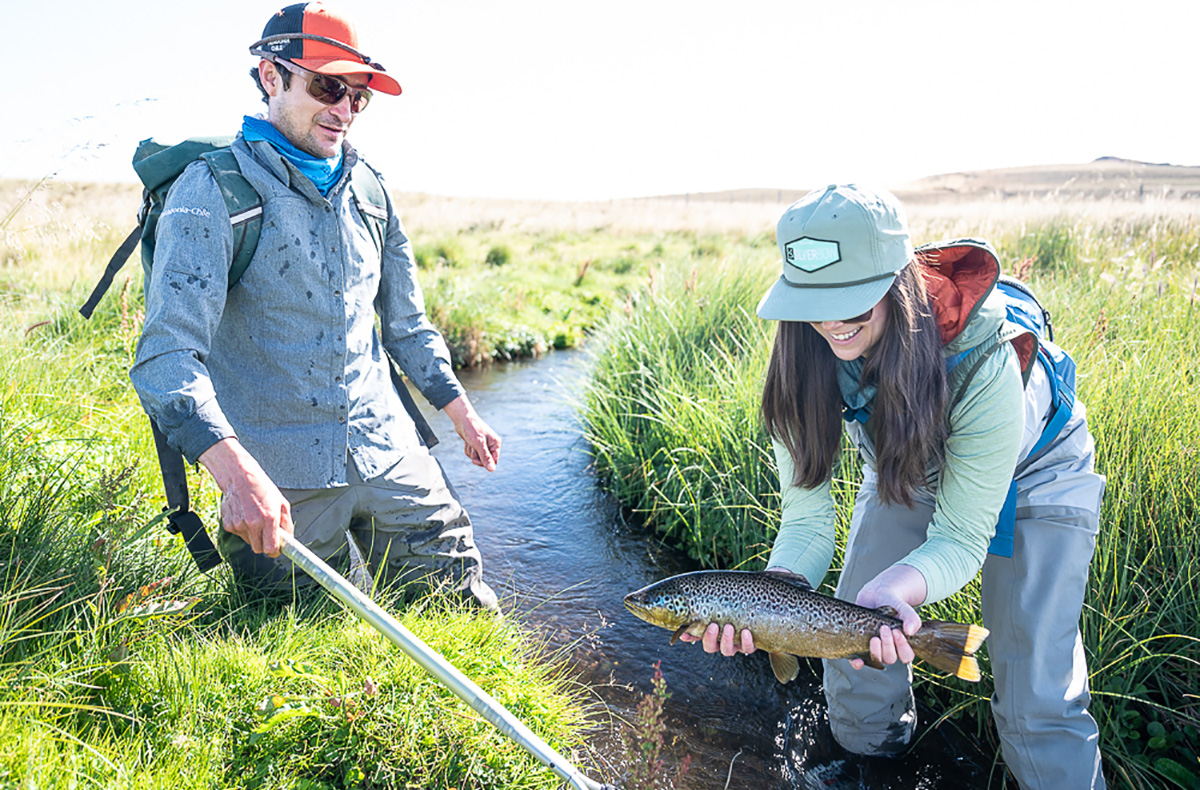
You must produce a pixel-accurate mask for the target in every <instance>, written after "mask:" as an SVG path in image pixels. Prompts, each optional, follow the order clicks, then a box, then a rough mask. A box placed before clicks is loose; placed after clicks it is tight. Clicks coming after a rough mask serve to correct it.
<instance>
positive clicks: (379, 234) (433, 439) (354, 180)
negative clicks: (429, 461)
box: [350, 161, 438, 448]
mask: <svg viewBox="0 0 1200 790" xmlns="http://www.w3.org/2000/svg"><path fill="white" fill-rule="evenodd" d="M350 194H351V196H352V197H353V199H354V205H355V206H357V207H358V212H359V214H361V215H362V218H363V221H364V222H366V223H367V227H368V228H369V229H370V231H371V238H373V239H374V240H375V248H376V249H377V250H378V251H379V254H380V255H383V244H384V240H385V239H386V238H387V223H388V202H387V195H386V194H385V193H384V191H383V182H382V181H380V180H379V174H378V173H376V172H375V171H374V170H373V169H372V168H371V166H370V165H368V164H367V163H366V162H361V161H360V162H359V163H358V166H357V167H355V168H354V170H353V171H352V172H351V174H350ZM387 357H388V373H390V374H391V377H392V386H394V387H395V388H396V394H397V395H399V396H400V402H401V403H402V404H404V410H405V411H406V412H408V416H409V417H411V418H412V421H413V423H414V424H415V425H416V427H417V433H418V434H419V435H420V437H421V441H422V442H423V443H424V444H425V446H426V447H427V448H432V447H433V446H434V445H436V444H437V443H438V437H437V434H435V433H434V432H433V429H432V428H431V427H429V422H428V421H427V420H426V419H425V415H423V414H421V410H420V409H419V408H418V407H417V403H416V401H415V400H413V396H412V393H410V392H409V391H408V385H407V384H405V383H404V376H403V375H402V374H401V371H400V366H399V365H397V364H396V360H394V359H392V356H391V354H388V355H387Z"/></svg>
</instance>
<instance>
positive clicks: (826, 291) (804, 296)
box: [758, 184, 913, 321]
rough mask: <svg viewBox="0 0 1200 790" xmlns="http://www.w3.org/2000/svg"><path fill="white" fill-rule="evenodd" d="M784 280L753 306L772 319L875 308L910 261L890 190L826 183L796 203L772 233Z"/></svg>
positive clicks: (827, 316) (820, 317) (822, 317)
mask: <svg viewBox="0 0 1200 790" xmlns="http://www.w3.org/2000/svg"><path fill="white" fill-rule="evenodd" d="M775 240H776V242H777V243H778V244H779V253H780V255H782V256H783V262H782V263H783V274H782V275H781V276H780V277H779V279H778V280H777V281H776V282H775V284H774V285H772V286H771V288H770V290H768V291H767V293H766V294H765V295H764V296H763V298H762V300H761V301H760V302H759V303H758V315H759V317H760V318H766V319H769V320H772V321H841V320H843V319H846V318H851V317H853V316H856V315H860V314H862V313H865V312H866V311H867V310H869V309H871V308H872V307H874V306H875V304H876V303H878V302H879V300H880V299H882V298H883V295H884V294H885V293H887V291H888V289H889V288H891V287H892V282H893V281H894V280H895V279H896V274H897V272H899V271H900V270H901V269H903V268H904V267H905V266H906V265H908V262H909V260H911V259H912V256H913V248H912V241H910V240H909V236H908V222H907V221H906V220H905V218H904V211H903V209H901V208H900V202H899V201H898V200H896V197H895V196H894V195H892V194H891V193H890V192H886V191H884V190H881V189H870V188H867V187H861V186H858V185H856V184H832V185H830V186H828V187H826V188H825V189H819V190H816V191H815V192H810V193H809V194H807V195H805V196H804V197H802V198H800V199H799V200H797V201H796V202H795V203H793V204H792V205H791V206H789V207H788V209H787V211H785V212H784V213H783V216H782V217H780V218H779V225H778V226H777V227H776V231H775Z"/></svg>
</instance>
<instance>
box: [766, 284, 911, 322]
mask: <svg viewBox="0 0 1200 790" xmlns="http://www.w3.org/2000/svg"><path fill="white" fill-rule="evenodd" d="M895 279H896V275H895V274H893V275H892V276H891V277H884V278H882V279H879V280H873V281H871V282H869V283H862V284H861V285H850V286H846V287H843V288H812V287H803V286H798V285H793V284H792V283H789V282H788V281H787V280H786V279H785V278H784V277H783V276H782V275H780V277H779V279H778V280H776V281H775V284H774V285H772V286H771V287H770V289H768V290H767V292H766V293H765V294H763V298H762V299H761V300H759V303H758V309H757V310H756V312H757V313H758V317H759V318H763V319H766V320H768V321H844V320H845V319H847V318H853V317H854V316H857V315H862V314H863V313H865V312H867V311H868V310H870V309H871V308H872V307H874V306H875V305H877V304H879V300H880V299H882V298H883V295H884V294H886V293H887V292H888V289H889V288H891V287H892V282H894V281H895Z"/></svg>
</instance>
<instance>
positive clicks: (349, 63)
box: [292, 58, 400, 96]
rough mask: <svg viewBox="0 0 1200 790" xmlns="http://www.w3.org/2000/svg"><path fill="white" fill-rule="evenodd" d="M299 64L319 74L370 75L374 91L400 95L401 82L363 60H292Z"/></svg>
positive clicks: (336, 75)
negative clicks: (364, 62) (365, 63)
mask: <svg viewBox="0 0 1200 790" xmlns="http://www.w3.org/2000/svg"><path fill="white" fill-rule="evenodd" d="M292 62H293V63H295V64H296V65H297V66H300V67H302V68H306V69H308V70H309V71H315V72H317V73H318V74H328V75H330V76H333V77H345V76H347V75H350V74H363V75H365V76H367V77H370V82H368V83H367V87H368V88H370V89H371V90H373V91H379V92H380V93H386V94H388V95H389V96H399V95H400V83H398V82H396V80H395V79H393V78H392V77H391V76H390V75H388V74H385V73H384V72H382V71H379V70H377V69H373V68H371V67H370V66H365V65H363V63H362V62H361V61H353V60H321V59H318V58H308V59H305V60H299V59H297V60H294V61H292Z"/></svg>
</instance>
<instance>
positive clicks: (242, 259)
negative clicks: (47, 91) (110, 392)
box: [79, 137, 438, 571]
mask: <svg viewBox="0 0 1200 790" xmlns="http://www.w3.org/2000/svg"><path fill="white" fill-rule="evenodd" d="M232 142H233V138H232V137H209V138H201V137H196V138H191V139H189V140H185V141H183V142H181V143H178V144H176V145H172V146H166V145H162V144H161V143H157V142H155V141H154V140H143V141H142V142H140V143H139V144H138V147H137V150H136V151H135V152H134V156H133V169H134V171H135V172H136V173H137V174H138V178H140V179H141V182H142V185H143V186H144V187H145V188H144V190H143V192H142V206H141V209H140V210H139V211H138V215H137V226H136V227H134V229H133V230H132V231H131V232H130V234H129V236H128V237H126V239H125V241H124V242H122V243H121V246H120V247H118V248H117V251H116V252H115V253H114V254H113V256H112V258H111V260H109V262H108V266H107V267H106V268H105V270H104V274H103V275H102V276H101V278H100V280H99V282H97V283H96V287H95V288H94V289H93V290H92V294H91V296H89V297H88V300H87V302H85V303H84V305H83V306H82V307H80V308H79V312H80V313H81V314H82V315H83V317H84V318H91V317H92V313H93V312H94V311H95V309H96V306H97V305H98V304H99V303H100V299H101V298H102V297H103V296H104V294H105V293H106V292H107V291H108V289H109V287H111V285H112V281H113V278H114V277H116V275H117V272H119V271H120V270H121V267H123V266H124V265H125V262H126V261H127V260H128V259H129V256H130V255H132V254H133V250H134V247H137V246H140V247H141V258H142V270H143V272H144V273H145V282H146V283H147V284H148V283H149V282H150V271H151V269H152V267H153V265H154V243H155V232H156V230H157V228H158V219H159V217H160V216H161V214H162V210H163V204H164V203H165V202H166V199H167V193H168V192H170V190H171V186H172V185H173V184H174V183H175V180H176V179H177V178H179V176H180V175H181V174H182V173H183V171H184V170H185V169H186V168H187V167H188V165H190V164H192V163H193V162H195V161H197V160H200V159H202V160H204V161H205V162H206V163H207V164H208V167H209V169H210V170H211V171H212V174H213V178H214V179H216V182H217V184H218V186H219V187H220V188H221V195H222V197H224V199H225V208H226V209H227V210H228V211H229V221H230V223H231V224H232V225H233V241H234V252H233V256H232V260H231V262H230V267H229V287H230V288H231V289H232V288H233V287H234V286H235V285H237V283H238V281H239V280H240V279H241V277H242V275H243V274H244V273H245V272H246V269H247V267H249V265H250V261H251V259H253V257H254V253H255V251H256V250H257V249H258V239H259V235H260V233H261V231H262V212H263V201H262V197H261V196H260V195H259V194H258V191H257V190H255V188H254V187H253V186H252V185H251V184H250V182H249V181H247V180H246V177H245V176H243V175H242V171H241V168H240V167H239V166H238V163H237V158H236V157H235V156H234V154H233V151H232V150H231V149H230V147H229V146H230V145H231V144H232ZM352 178H353V180H352V181H351V182H350V192H351V196H352V198H353V200H354V203H355V206H356V207H357V208H358V210H359V212H360V213H361V214H362V217H363V219H364V221H365V222H366V225H367V227H368V228H369V229H370V231H371V236H372V237H373V238H374V240H375V244H376V247H377V248H378V249H379V250H380V252H381V253H382V251H383V244H384V239H385V237H386V235H387V220H388V211H387V199H386V196H385V195H384V191H383V184H381V183H380V181H379V179H378V178H377V177H376V176H375V173H374V172H373V171H372V170H371V169H370V168H369V167H356V168H354V171H353V175H352ZM388 367H389V371H390V372H391V375H392V382H393V384H394V385H395V387H396V391H397V393H398V394H399V395H400V399H401V401H403V403H404V408H405V410H406V411H407V412H408V413H409V416H410V417H412V419H413V422H414V423H416V427H417V432H418V433H419V434H420V436H421V440H422V441H423V442H424V443H425V446H426V447H433V446H434V445H435V444H437V442H438V439H437V436H435V435H434V433H433V431H432V429H431V428H430V427H429V423H428V422H426V421H425V418H424V416H423V415H422V414H421V412H420V410H419V409H418V408H417V405H416V403H415V402H414V401H413V398H412V395H411V394H410V393H409V391H408V387H407V386H406V385H405V384H404V381H403V379H402V378H401V375H400V372H399V370H398V368H397V366H396V364H395V362H394V361H392V360H391V359H390V358H389V365H388ZM150 427H151V429H152V430H153V432H154V446H155V450H156V451H157V453H158V463H159V468H160V469H161V471H162V476H163V488H164V490H165V493H166V498H167V506H166V508H165V510H167V511H168V512H169V514H170V515H168V517H167V529H168V530H170V532H171V533H172V534H176V535H178V534H182V535H183V537H184V543H185V544H186V545H187V549H188V551H189V552H191V555H192V558H193V559H195V561H196V565H197V566H199V568H200V570H202V571H207V570H209V569H210V568H213V567H216V566H217V565H219V564H220V563H221V556H220V554H218V553H217V549H216V547H215V546H214V545H213V542H212V539H211V538H210V537H209V535H208V532H207V531H206V530H205V529H204V523H203V522H202V521H201V520H200V517H199V516H197V515H196V514H195V513H193V512H192V511H191V504H190V499H189V496H188V486H187V468H186V465H185V463H184V459H183V456H182V455H181V454H180V453H179V452H177V451H176V450H174V449H172V448H171V447H170V445H169V444H168V443H167V437H166V435H165V434H164V433H163V432H162V431H161V430H159V427H158V425H156V424H155V422H154V420H153V419H151V420H150Z"/></svg>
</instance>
